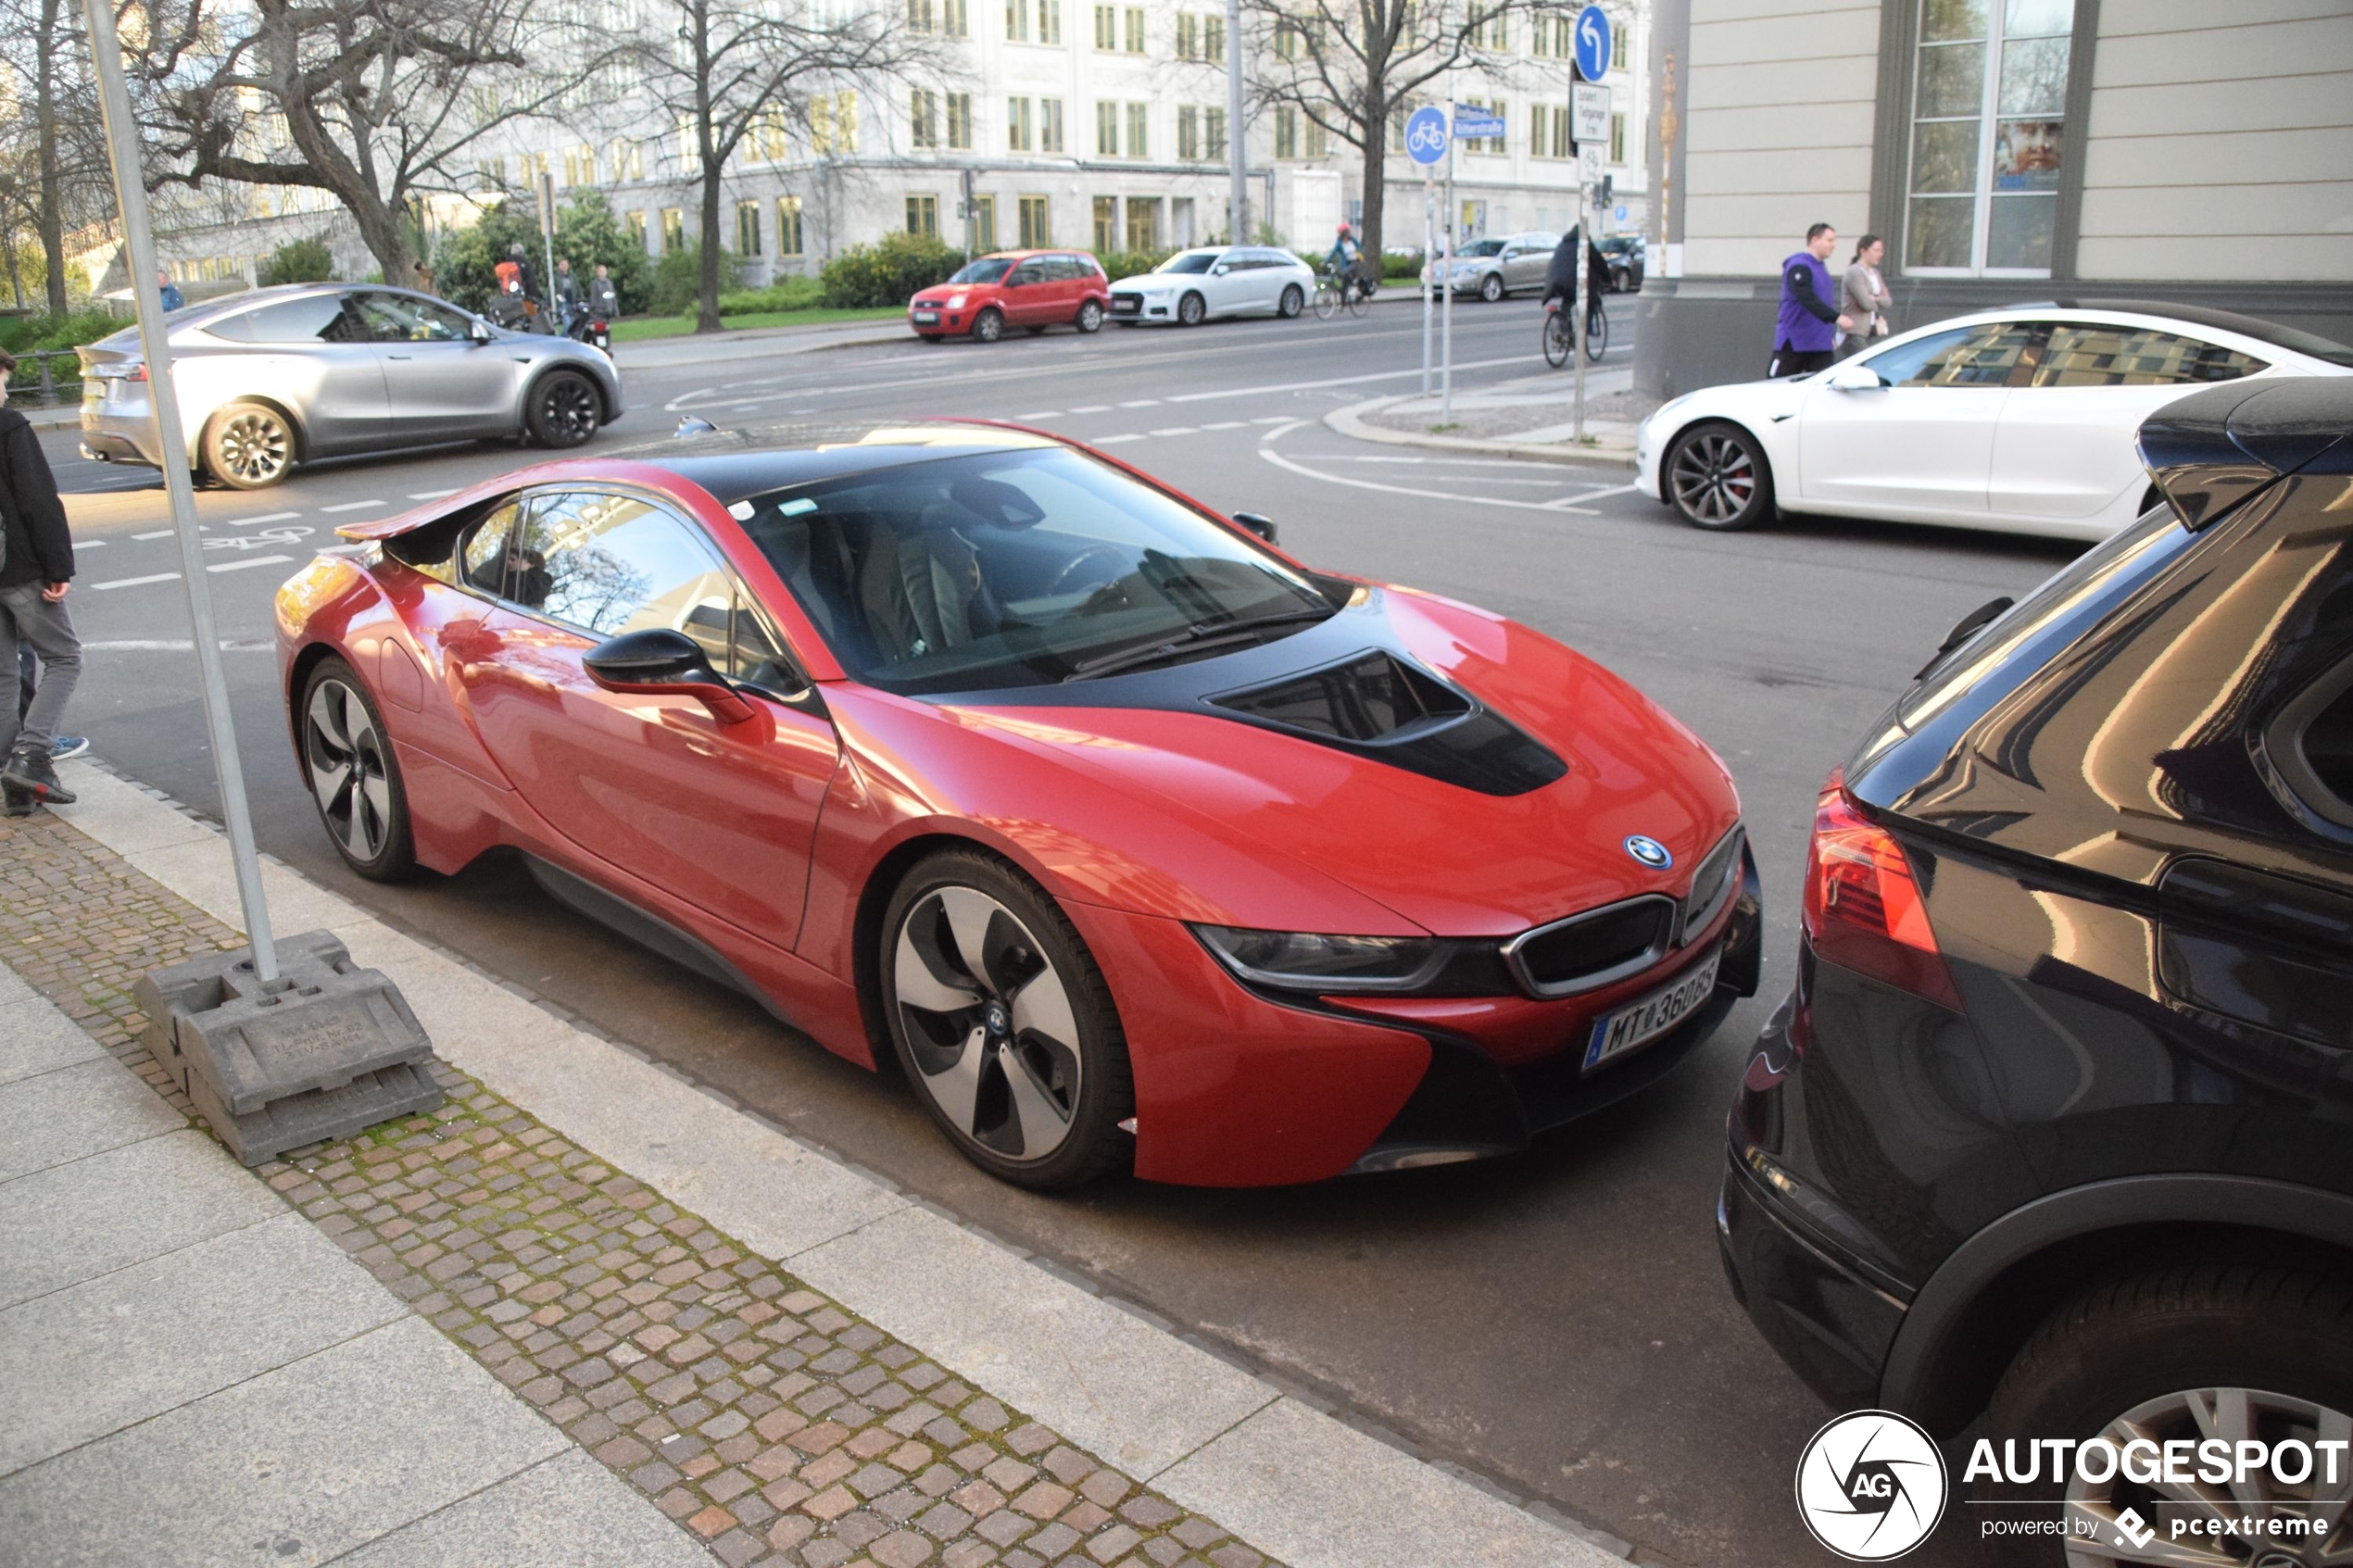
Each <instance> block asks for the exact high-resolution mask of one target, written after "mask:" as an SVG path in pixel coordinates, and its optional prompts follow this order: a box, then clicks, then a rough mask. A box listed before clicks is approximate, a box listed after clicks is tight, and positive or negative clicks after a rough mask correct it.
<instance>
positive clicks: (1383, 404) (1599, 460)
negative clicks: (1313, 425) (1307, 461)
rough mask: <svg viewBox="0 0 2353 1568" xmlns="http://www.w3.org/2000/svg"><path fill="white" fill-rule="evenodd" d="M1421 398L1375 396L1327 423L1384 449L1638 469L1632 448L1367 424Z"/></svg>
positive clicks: (1331, 416) (1330, 417) (1339, 412)
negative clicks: (1574, 447) (1588, 447)
mask: <svg viewBox="0 0 2353 1568" xmlns="http://www.w3.org/2000/svg"><path fill="white" fill-rule="evenodd" d="M1418 395H1419V394H1416V393H1400V394H1398V395H1395V396H1391V397H1375V398H1370V399H1368V400H1366V401H1365V402H1363V403H1353V404H1351V405H1350V406H1349V407H1347V408H1335V409H1333V410H1332V411H1331V412H1330V413H1328V414H1326V415H1325V416H1324V423H1325V425H1326V426H1327V427H1328V428H1329V429H1331V430H1333V431H1336V432H1338V433H1340V434H1341V435H1345V436H1348V437H1350V438H1351V439H1353V440H1356V441H1372V442H1378V443H1379V444H1380V445H1384V446H1428V447H1433V448H1436V449H1438V450H1441V451H1454V452H1483V453H1488V454H1491V455H1494V456H1499V457H1505V458H1525V459H1527V460H1529V461H1530V462H1539V463H1563V464H1567V466H1569V467H1572V468H1598V469H1609V470H1622V469H1631V468H1632V467H1633V466H1634V453H1633V449H1632V448H1631V447H1606V446H1602V447H1595V448H1593V449H1592V451H1590V452H1572V451H1567V450H1564V449H1563V448H1561V447H1558V446H1531V445H1522V444H1520V443H1518V442H1513V441H1474V440H1472V439H1470V438H1469V437H1467V436H1461V435H1423V434H1416V433H1414V432H1411V431H1403V430H1390V429H1387V428H1385V427H1383V426H1380V425H1376V424H1368V423H1366V422H1365V415H1367V414H1370V413H1374V412H1376V411H1378V410H1379V409H1382V408H1388V407H1390V405H1391V404H1394V403H1403V402H1405V401H1407V400H1408V399H1409V398H1412V397H1415V396H1418Z"/></svg>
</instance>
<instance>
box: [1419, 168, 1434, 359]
mask: <svg viewBox="0 0 2353 1568" xmlns="http://www.w3.org/2000/svg"><path fill="white" fill-rule="evenodd" d="M1422 270H1423V271H1424V273H1426V274H1427V275H1428V280H1429V281H1428V282H1425V283H1424V284H1423V285H1422V395H1423V396H1424V397H1428V395H1429V368H1430V347H1431V345H1430V340H1429V338H1430V328H1431V327H1432V326H1433V325H1435V324H1436V323H1435V316H1436V311H1435V310H1434V309H1433V307H1432V305H1431V295H1430V292H1429V291H1430V288H1431V286H1432V285H1433V284H1435V283H1436V282H1437V280H1438V179H1437V176H1436V175H1435V174H1433V173H1432V172H1431V171H1430V167H1429V165H1428V164H1424V165H1422Z"/></svg>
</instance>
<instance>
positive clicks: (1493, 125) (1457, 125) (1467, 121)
mask: <svg viewBox="0 0 2353 1568" xmlns="http://www.w3.org/2000/svg"><path fill="white" fill-rule="evenodd" d="M1507 131H1508V128H1507V127H1506V126H1505V125H1504V117H1503V116H1502V115H1500V114H1496V113H1494V112H1492V111H1491V110H1488V109H1475V108H1466V107H1463V106H1462V105H1460V104H1457V105H1455V106H1454V140H1456V141H1457V142H1487V141H1492V140H1494V139H1496V138H1498V137H1500V136H1503V135H1505V134H1506V133H1507ZM1412 133H1413V131H1412V127H1410V126H1408V127H1407V128H1406V134H1407V135H1409V136H1410V135H1411V134H1412Z"/></svg>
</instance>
